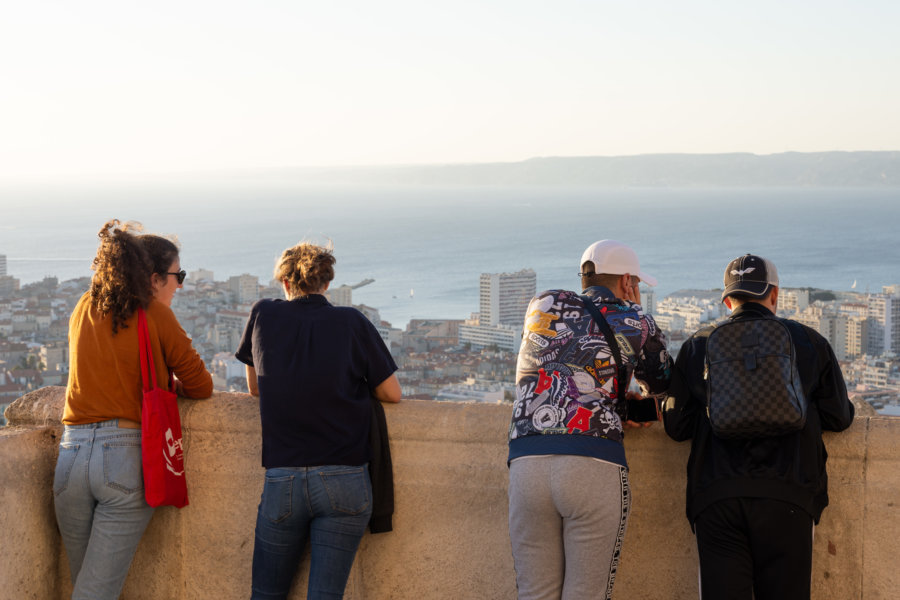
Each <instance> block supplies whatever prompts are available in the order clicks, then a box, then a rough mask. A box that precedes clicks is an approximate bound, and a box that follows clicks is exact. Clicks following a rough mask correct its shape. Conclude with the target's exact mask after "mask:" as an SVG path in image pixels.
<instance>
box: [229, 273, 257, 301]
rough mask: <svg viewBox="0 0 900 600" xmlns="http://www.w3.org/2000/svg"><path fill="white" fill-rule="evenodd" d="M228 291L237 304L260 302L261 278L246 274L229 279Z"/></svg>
mask: <svg viewBox="0 0 900 600" xmlns="http://www.w3.org/2000/svg"><path fill="white" fill-rule="evenodd" d="M228 289H229V291H230V292H231V297H232V301H233V302H234V303H235V304H249V303H252V302H256V301H257V300H259V277H257V276H256V275H250V274H249V273H244V274H243V275H234V276H232V277H229V278H228Z"/></svg>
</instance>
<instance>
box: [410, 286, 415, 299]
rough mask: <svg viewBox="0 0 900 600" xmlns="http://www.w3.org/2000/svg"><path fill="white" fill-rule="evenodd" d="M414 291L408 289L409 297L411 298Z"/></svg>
mask: <svg viewBox="0 0 900 600" xmlns="http://www.w3.org/2000/svg"><path fill="white" fill-rule="evenodd" d="M413 294H415V291H414V290H413V289H412V288H409V297H410V298H412V297H413Z"/></svg>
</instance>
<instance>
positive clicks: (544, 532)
mask: <svg viewBox="0 0 900 600" xmlns="http://www.w3.org/2000/svg"><path fill="white" fill-rule="evenodd" d="M580 265H581V273H580V276H581V286H582V289H583V290H584V293H583V294H581V295H580V294H577V293H575V292H572V291H567V290H548V291H545V292H541V293H540V294H538V295H537V296H536V297H534V298H533V299H532V300H531V303H530V304H529V305H528V310H527V313H526V315H525V325H524V330H523V336H522V345H521V348H520V350H519V358H518V363H517V365H516V401H515V405H514V406H513V414H512V421H511V423H510V427H509V459H508V462H509V537H510V542H511V544H512V552H513V560H514V562H515V568H516V585H517V588H518V597H519V599H520V600H525V599H528V600H531V599H538V598H540V599H559V598H597V597H600V598H610V597H611V595H612V589H613V583H614V580H615V574H616V569H617V567H618V562H619V554H620V551H621V546H622V538H623V536H624V534H625V526H626V522H627V520H628V512H629V506H630V492H629V487H628V464H627V463H626V461H625V448H624V446H623V444H622V441H623V438H624V430H625V428H626V427H627V426H638V424H640V423H644V424H646V425H649V424H650V422H651V421H656V420H659V400H660V399H662V398H663V397H664V396H665V392H666V390H667V389H668V387H669V379H670V375H671V370H672V359H671V357H670V356H669V353H668V352H667V350H666V338H665V336H664V335H663V333H662V331H660V330H659V328H658V327H657V326H656V323H655V322H654V320H653V318H652V317H651V316H650V315H648V314H646V313H644V311H643V309H642V308H641V305H640V292H639V290H638V284H639V283H640V282H641V281H643V282H645V283H647V284H649V285H656V279H654V278H653V277H650V276H649V275H647V274H645V273H643V272H642V271H641V268H640V264H639V262H638V259H637V255H636V254H635V252H634V250H632V249H631V248H629V247H628V246H626V245H624V244H622V243H619V242H616V241H613V240H602V241H599V242H596V243H594V244H592V245H591V246H589V247H588V248H587V250H585V251H584V254H583V255H582V258H581V263H580ZM586 302H590V303H592V304H593V306H594V307H596V309H597V311H598V316H600V315H602V320H605V321H606V323H608V328H607V327H606V326H604V324H603V323H601V324H600V325H598V324H597V322H596V320H595V318H594V317H593V316H592V312H591V310H589V307H588V306H587V305H586ZM604 330H608V331H609V333H610V334H611V337H613V338H614V339H615V342H614V343H612V344H611V343H610V340H609V339H608V337H610V336H608V335H607V334H604V333H603V331H604ZM616 347H618V351H616ZM617 354H618V360H617V357H616V355H617ZM617 364H618V366H617ZM632 376H633V377H634V379H636V380H637V381H638V382H639V383H640V386H641V390H642V393H641V394H637V393H635V392H629V391H628V388H629V383H630V381H631V379H632Z"/></svg>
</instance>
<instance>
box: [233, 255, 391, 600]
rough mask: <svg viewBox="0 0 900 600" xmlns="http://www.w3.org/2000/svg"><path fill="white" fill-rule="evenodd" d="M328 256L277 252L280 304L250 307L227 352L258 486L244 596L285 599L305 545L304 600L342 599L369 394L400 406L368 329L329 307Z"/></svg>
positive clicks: (365, 497) (359, 529)
mask: <svg viewBox="0 0 900 600" xmlns="http://www.w3.org/2000/svg"><path fill="white" fill-rule="evenodd" d="M334 263H335V258H334V256H333V254H332V253H331V251H330V250H329V249H327V248H323V247H321V246H316V245H314V244H310V243H301V244H298V245H297V246H294V247H293V248H288V249H287V250H285V251H284V253H283V254H282V256H281V258H280V259H279V261H278V264H277V266H276V269H275V278H276V279H278V280H279V281H281V282H282V284H283V285H284V291H285V296H286V297H287V300H271V299H266V300H260V301H259V302H257V303H256V304H255V305H254V306H253V309H252V310H251V312H250V318H249V320H248V321H247V327H246V329H245V330H244V335H243V338H242V339H241V343H240V347H239V348H238V350H237V352H236V353H235V356H236V357H237V359H238V360H240V361H241V362H243V363H245V364H246V365H247V384H248V386H249V388H250V393H251V394H253V395H254V396H259V410H260V417H261V420H262V437H263V440H262V442H263V443H262V463H263V467H265V469H266V479H265V485H264V488H263V493H262V499H261V500H260V503H259V511H258V514H257V521H256V536H255V544H254V549H253V581H252V587H253V594H252V598H254V599H263V598H265V599H269V598H286V597H287V595H288V592H289V591H290V586H291V581H292V580H293V577H294V573H295V571H296V569H297V565H298V564H299V562H300V555H301V552H302V550H303V548H304V546H305V544H306V541H307V540H309V542H310V546H311V556H310V574H309V586H308V592H307V598H340V597H343V593H344V587H345V586H346V584H347V578H348V577H349V575H350V568H351V567H352V566H353V559H354V557H355V555H356V550H357V548H358V547H359V542H360V540H361V539H362V536H363V533H364V531H365V527H366V524H367V523H368V522H369V517H370V515H371V513H372V484H371V481H370V479H369V473H368V470H367V468H366V467H367V463H368V461H369V459H370V456H369V443H368V442H369V430H370V420H371V415H372V407H371V402H372V397H374V398H376V399H378V400H381V401H382V402H399V401H400V395H401V393H400V384H399V382H398V381H397V376H396V375H395V374H394V371H396V370H397V365H396V364H395V363H394V360H393V359H392V358H391V355H390V352H389V351H388V349H387V347H385V345H384V342H383V341H382V339H381V337H380V336H379V335H378V332H377V331H376V330H375V327H374V326H373V325H372V323H370V322H369V320H368V319H366V317H365V316H363V314H362V313H360V312H359V311H358V310H356V309H355V308H351V307H342V306H332V305H331V304H330V303H329V302H328V300H327V299H326V298H325V296H324V294H325V291H326V290H327V289H328V285H329V283H330V282H331V280H332V279H333V278H334Z"/></svg>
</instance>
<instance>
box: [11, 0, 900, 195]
mask: <svg viewBox="0 0 900 600" xmlns="http://www.w3.org/2000/svg"><path fill="white" fill-rule="evenodd" d="M898 24H900V3H898V2H896V1H888V0H885V1H867V0H857V1H855V2H849V1H848V2H835V1H830V0H817V1H785V0H779V1H777V2H775V1H769V0H755V1H754V2H731V1H728V0H715V1H703V2H700V1H689V0H687V1H682V2H673V1H672V0H646V1H643V2H623V1H621V0H617V1H615V2H612V1H605V0H584V1H573V0H554V1H552V2H551V1H542V2H534V1H531V0H515V1H505V0H503V1H500V0H493V1H492V0H478V1H469V0H453V1H452V2H443V1H441V2H438V1H434V0H410V1H396V0H375V1H373V0H368V1H356V0H330V1H328V0H325V1H323V0H316V1H314V2H313V1H306V0H284V1H281V0H259V1H255V2H254V1H249V0H245V1H242V2H235V1H233V0H216V1H215V2H213V1H207V0H203V1H197V0H178V1H177V2H173V1H169V0H157V1H154V2H123V1H121V0H118V1H115V2H113V1H95V0H78V1H75V2H49V1H45V0H27V1H22V2H9V3H7V4H6V6H5V8H4V9H3V11H2V16H0V90H2V91H0V178H4V177H5V178H9V177H13V178H15V177H19V176H34V175H39V176H40V175H45V174H78V173H81V174H84V173H141V172H157V171H185V170H193V169H217V168H233V167H269V166H295V165H296V166H301V165H309V166H323V165H353V164H359V165H362V164H397V163H443V162H453V163H460V162H485V161H517V160H523V159H526V158H530V157H534V156H576V155H607V156H609V155H626V154H644V153H656V152H691V153H705V152H735V151H746V152H755V153H759V154H768V153H775V152H784V151H790V150H793V151H803V152H811V151H825V150H900V77H898V73H900V43H898V41H897V40H898V26H900V25H898Z"/></svg>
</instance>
